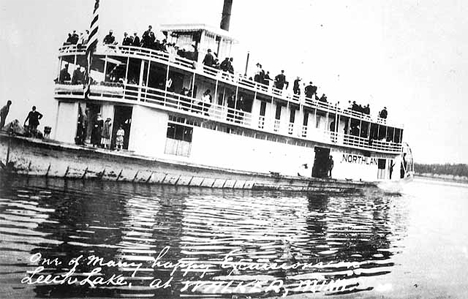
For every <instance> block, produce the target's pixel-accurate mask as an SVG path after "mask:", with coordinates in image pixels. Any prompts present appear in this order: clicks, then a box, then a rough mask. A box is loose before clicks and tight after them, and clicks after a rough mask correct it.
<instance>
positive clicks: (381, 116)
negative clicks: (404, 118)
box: [379, 107, 388, 119]
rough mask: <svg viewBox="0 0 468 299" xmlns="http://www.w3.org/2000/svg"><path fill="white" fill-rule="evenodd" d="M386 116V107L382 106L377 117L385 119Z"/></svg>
mask: <svg viewBox="0 0 468 299" xmlns="http://www.w3.org/2000/svg"><path fill="white" fill-rule="evenodd" d="M387 116H388V111H387V107H384V108H383V109H382V111H380V113H379V117H380V118H382V119H387Z"/></svg>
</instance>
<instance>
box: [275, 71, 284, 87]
mask: <svg viewBox="0 0 468 299" xmlns="http://www.w3.org/2000/svg"><path fill="white" fill-rule="evenodd" d="M286 84H287V83H286V76H285V75H284V70H281V73H280V74H278V75H276V77H275V87H276V88H278V89H279V90H283V88H284V86H285V85H286ZM286 88H287V86H286Z"/></svg>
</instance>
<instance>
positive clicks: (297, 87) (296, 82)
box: [293, 77, 301, 95]
mask: <svg viewBox="0 0 468 299" xmlns="http://www.w3.org/2000/svg"><path fill="white" fill-rule="evenodd" d="M300 82H301V78H299V77H297V79H296V80H294V85H293V92H294V94H297V95H300V94H301V88H300Z"/></svg>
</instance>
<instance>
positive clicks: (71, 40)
mask: <svg viewBox="0 0 468 299" xmlns="http://www.w3.org/2000/svg"><path fill="white" fill-rule="evenodd" d="M88 38H89V31H88V30H86V32H85V33H80V35H78V34H77V33H76V30H74V31H73V33H69V34H68V39H67V41H66V42H65V43H64V45H78V46H79V47H81V46H84V45H86V43H87V41H88ZM103 44H104V45H107V46H115V45H117V44H118V42H117V41H116V38H115V36H114V35H113V30H110V31H109V33H108V34H107V35H106V36H105V37H104V39H103ZM121 44H122V45H123V46H134V47H143V48H148V49H153V50H157V51H162V52H166V53H171V54H177V55H179V56H180V57H183V58H187V59H190V60H193V61H196V60H197V59H198V49H197V48H196V46H195V45H193V44H192V49H191V51H189V50H186V49H184V48H182V49H179V48H178V47H177V45H175V44H172V43H167V40H166V39H162V40H160V39H157V38H156V35H155V33H154V32H153V30H152V26H151V25H149V26H148V29H147V30H146V31H144V32H143V34H142V36H141V39H140V37H139V36H138V33H137V32H134V33H133V36H132V35H129V34H128V33H127V32H124V33H123V39H122V43H121ZM233 61H234V58H233V57H225V58H224V60H222V61H221V62H220V59H219V58H218V54H217V53H214V52H212V50H211V49H208V50H207V53H206V54H205V57H204V59H203V61H202V63H203V65H204V66H206V67H210V68H213V69H217V70H221V71H222V76H223V78H224V79H232V80H234V65H233ZM205 70H206V71H209V70H210V69H207V68H205ZM249 79H250V80H252V81H254V82H257V83H259V84H261V85H260V87H261V88H263V89H265V86H266V87H269V86H274V87H275V88H276V89H277V90H279V91H280V92H283V91H284V90H287V89H288V87H289V81H287V79H286V75H285V73H284V70H281V72H280V73H279V74H278V75H276V76H275V77H274V79H272V78H271V77H270V72H269V71H265V70H264V69H263V67H262V64H260V63H257V64H256V69H255V74H254V76H253V77H249ZM70 80H71V83H72V84H80V83H84V80H85V71H84V68H82V67H80V66H78V67H77V68H76V69H75V70H74V71H73V76H71V77H70V74H69V73H68V65H66V66H65V68H64V69H62V70H61V72H60V76H59V78H58V81H59V82H67V81H70ZM301 81H302V78H301V77H299V76H297V77H296V79H295V80H294V82H293V89H292V91H293V96H294V97H299V96H301V93H303V94H304V97H305V99H306V101H308V100H309V101H310V100H315V101H317V102H318V103H324V104H328V98H327V96H326V95H325V93H322V95H321V96H319V95H318V93H317V90H318V87H317V86H316V85H314V84H313V82H312V81H309V83H308V84H307V85H306V84H305V83H302V82H301ZM349 103H350V106H349V108H348V109H349V110H351V111H355V112H357V113H361V114H362V115H370V107H369V104H367V105H365V106H363V105H360V104H357V103H356V101H353V102H352V103H351V101H349ZM338 104H339V102H337V103H336V106H338ZM387 115H388V112H387V109H386V107H384V109H383V110H381V111H380V112H379V113H378V117H379V118H381V119H386V118H387Z"/></svg>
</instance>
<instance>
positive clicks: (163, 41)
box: [161, 39, 167, 53]
mask: <svg viewBox="0 0 468 299" xmlns="http://www.w3.org/2000/svg"><path fill="white" fill-rule="evenodd" d="M161 51H163V52H166V53H167V40H166V39H163V40H162V42H161Z"/></svg>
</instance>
